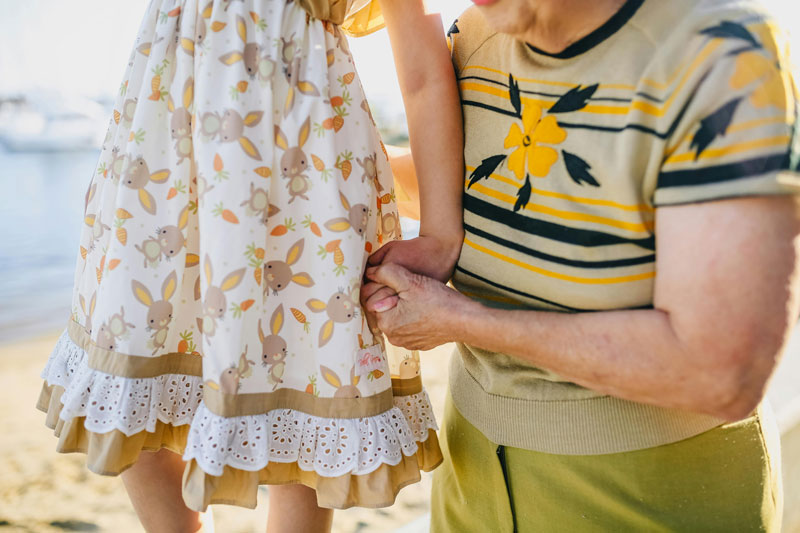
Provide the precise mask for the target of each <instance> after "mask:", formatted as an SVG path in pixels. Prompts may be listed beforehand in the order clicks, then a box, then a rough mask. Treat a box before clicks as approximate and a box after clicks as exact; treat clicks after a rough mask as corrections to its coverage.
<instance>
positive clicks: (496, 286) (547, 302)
mask: <svg viewBox="0 0 800 533" xmlns="http://www.w3.org/2000/svg"><path fill="white" fill-rule="evenodd" d="M456 270H457V271H459V272H461V273H462V274H465V275H467V276H469V277H471V278H475V279H477V280H478V281H482V282H483V283H485V284H487V285H491V286H492V287H495V288H497V289H501V290H504V291H506V292H510V293H511V294H516V295H517V296H522V297H523V298H529V299H531V300H536V301H538V302H542V303H545V304H547V305H552V306H554V307H560V308H561V309H564V310H565V311H573V312H574V311H592V309H576V308H575V307H569V306H566V305H563V304H559V303H556V302H553V301H551V300H547V299H545V298H540V297H538V296H534V295H532V294H528V293H525V292H522V291H519V290H517V289H512V288H511V287H506V286H505V285H501V284H500V283H497V282H495V281H491V280H489V279H486V278H484V277H483V276H479V275H478V274H474V273H472V272H470V271H468V270H466V269H464V268H462V267H460V266H456Z"/></svg>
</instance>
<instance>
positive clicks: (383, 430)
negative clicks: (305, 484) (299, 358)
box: [183, 391, 437, 477]
mask: <svg viewBox="0 0 800 533" xmlns="http://www.w3.org/2000/svg"><path fill="white" fill-rule="evenodd" d="M398 404H402V405H398ZM428 429H437V427H436V422H435V421H434V419H433V415H432V414H431V411H430V404H429V402H428V395H427V394H426V393H425V391H422V392H420V393H418V394H414V395H412V396H404V397H398V398H395V407H393V408H391V409H390V410H388V411H386V412H384V413H381V414H379V415H376V416H371V417H368V418H320V417H317V416H311V415H307V414H305V413H301V412H299V411H295V410H293V409H274V410H272V411H270V412H268V413H266V414H263V415H253V416H237V417H231V418H227V417H223V416H218V415H215V414H213V413H212V412H210V411H209V410H208V409H207V408H206V407H205V405H201V406H200V409H199V410H198V412H197V416H196V417H195V419H194V422H193V423H192V428H191V430H190V431H189V441H188V443H187V445H186V452H185V453H184V456H183V458H184V460H186V461H188V460H190V459H194V460H196V461H197V464H198V465H199V466H200V468H202V469H203V470H204V471H205V472H207V473H208V474H211V475H212V476H221V475H222V471H223V467H224V466H226V465H227V466H232V467H233V468H237V469H239V470H247V471H258V470H261V469H262V468H264V467H266V466H267V465H268V464H269V463H270V462H276V463H294V462H297V465H298V466H299V467H300V468H301V469H303V470H306V471H311V470H313V471H315V472H317V473H318V474H320V475H323V476H325V477H338V476H342V475H345V474H355V475H363V474H369V473H370V472H373V471H374V470H376V469H377V468H378V467H379V466H381V465H382V464H389V465H396V464H398V463H400V461H401V459H402V458H403V455H406V456H412V455H414V454H415V453H417V449H418V446H417V441H420V442H424V441H425V440H426V439H427V438H428Z"/></svg>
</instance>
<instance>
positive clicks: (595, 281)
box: [464, 239, 656, 285]
mask: <svg viewBox="0 0 800 533" xmlns="http://www.w3.org/2000/svg"><path fill="white" fill-rule="evenodd" d="M464 244H466V245H467V246H469V247H471V248H474V249H475V250H478V251H479V252H483V253H485V254H487V255H491V256H492V257H495V258H497V259H500V260H501V261H504V262H506V263H509V264H512V265H514V266H518V267H520V268H524V269H525V270H530V271H531V272H535V273H537V274H541V275H542V276H547V277H548V278H555V279H560V280H562V281H570V282H572V283H581V284H584V285H611V284H614V283H626V282H629V281H641V280H643V279H650V278H654V277H655V276H656V273H655V271H653V272H645V273H643V274H634V275H632V276H617V277H613V278H581V277H578V276H569V275H567V274H561V273H559V272H551V271H549V270H545V269H543V268H539V267H536V266H533V265H529V264H527V263H523V262H522V261H519V260H517V259H514V258H513V257H508V256H505V255H503V254H501V253H498V252H495V251H494V250H490V249H489V248H486V247H484V246H481V245H480V244H477V243H474V242H472V241H470V240H469V239H464Z"/></svg>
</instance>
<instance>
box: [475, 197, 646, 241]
mask: <svg viewBox="0 0 800 533" xmlns="http://www.w3.org/2000/svg"><path fill="white" fill-rule="evenodd" d="M464 209H465V210H467V211H469V212H470V213H473V214H475V215H478V216H481V217H483V218H488V219H489V220H492V221H494V222H497V223H499V224H503V225H505V226H508V227H510V228H512V229H515V230H518V231H524V232H525V233H530V234H531V235H538V236H540V237H544V238H546V239H552V240H554V241H558V242H563V243H567V244H574V245H576V246H586V247H596V246H610V245H614V244H633V245H634V246H639V247H641V248H644V249H646V250H653V251H655V249H656V241H655V237H654V236H650V237H647V238H646V239H627V238H625V237H619V236H618V235H613V234H611V233H603V232H601V231H595V230H587V229H577V228H570V227H567V226H561V225H559V224H554V223H552V222H546V221H544V220H538V219H535V218H529V217H526V216H523V215H521V214H519V213H515V212H513V211H511V209H507V208H504V207H500V206H496V205H493V204H490V203H489V202H486V201H484V200H480V199H478V198H476V197H475V196H473V195H472V194H470V193H465V194H464Z"/></svg>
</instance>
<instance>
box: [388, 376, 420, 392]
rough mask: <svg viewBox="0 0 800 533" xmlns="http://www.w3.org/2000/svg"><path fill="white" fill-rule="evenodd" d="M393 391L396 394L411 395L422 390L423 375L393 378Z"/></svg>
mask: <svg viewBox="0 0 800 533" xmlns="http://www.w3.org/2000/svg"><path fill="white" fill-rule="evenodd" d="M392 392H393V393H394V395H395V396H411V395H412V394H419V393H420V392H422V376H414V377H413V378H411V379H400V378H392Z"/></svg>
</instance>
